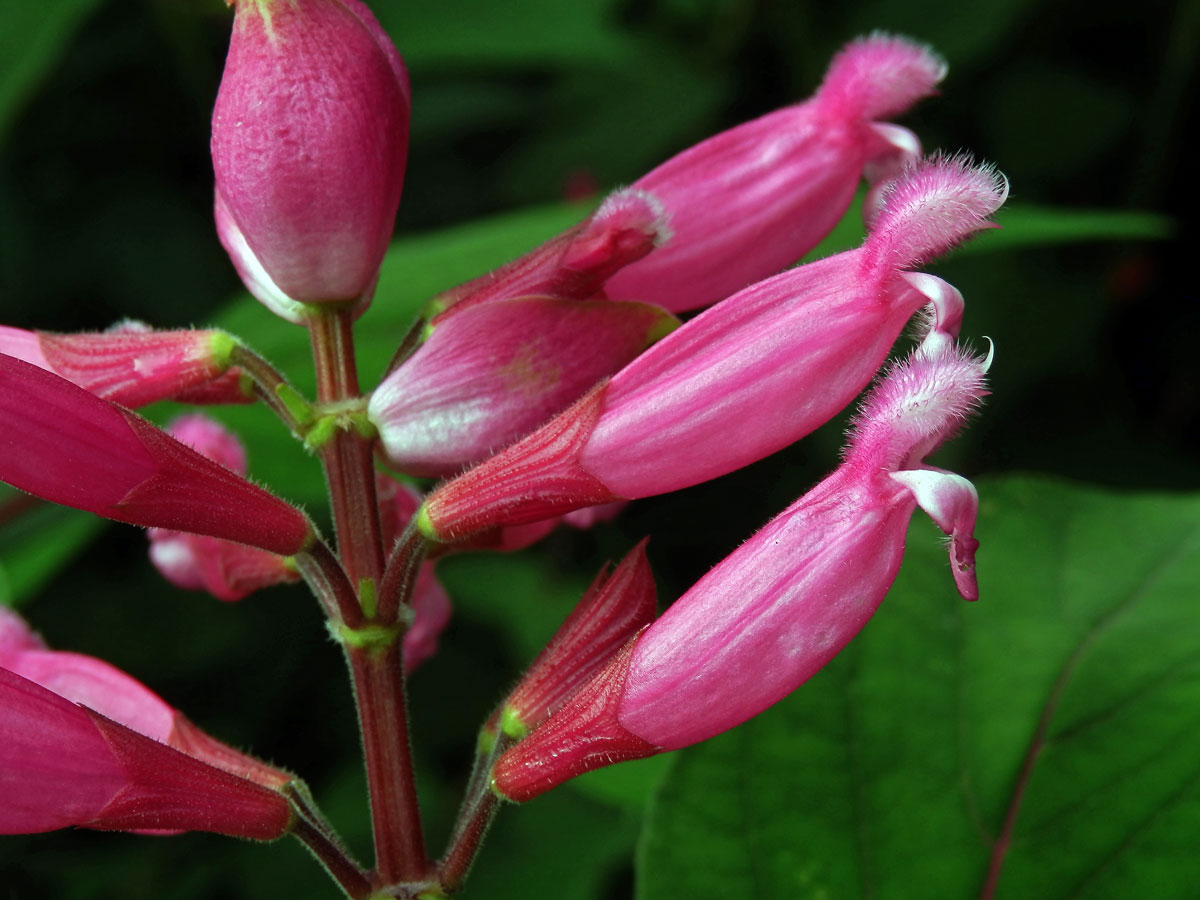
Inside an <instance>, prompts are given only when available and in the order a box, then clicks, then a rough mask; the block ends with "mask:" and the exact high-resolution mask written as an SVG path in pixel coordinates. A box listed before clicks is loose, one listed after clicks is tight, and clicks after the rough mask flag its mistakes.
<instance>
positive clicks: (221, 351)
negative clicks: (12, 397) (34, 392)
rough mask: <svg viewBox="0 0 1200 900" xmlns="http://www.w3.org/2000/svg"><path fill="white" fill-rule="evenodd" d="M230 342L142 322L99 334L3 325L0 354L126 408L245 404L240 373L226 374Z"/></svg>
mask: <svg viewBox="0 0 1200 900" xmlns="http://www.w3.org/2000/svg"><path fill="white" fill-rule="evenodd" d="M233 342H234V339H233V338H232V337H230V336H229V335H227V334H225V333H224V332H222V331H195V330H184V331H153V330H151V329H150V328H149V327H147V326H145V325H142V324H141V323H139V322H121V323H119V324H118V325H116V326H114V327H113V328H111V329H109V330H108V331H105V332H100V333H97V334H54V333H52V332H49V331H24V330H22V329H20V328H9V327H8V326H6V325H0V353H6V354H8V355H9V356H14V357H16V358H17V359H21V360H24V361H25V362H27V363H30V364H31V365H35V366H38V367H39V368H42V369H45V370H47V371H49V372H54V373H55V374H56V375H60V376H62V377H63V378H65V379H67V380H68V381H70V382H73V383H74V384H77V385H79V386H80V387H81V388H84V389H85V390H88V391H91V392H92V393H93V394H95V395H96V396H97V397H103V398H104V399H105V400H111V401H112V402H113V403H120V404H121V405H122V406H128V407H131V408H132V407H138V406H145V405H146V404H148V403H154V402H156V401H158V400H167V399H180V400H185V399H186V400H189V401H191V402H195V400H196V399H201V400H205V401H206V402H209V403H248V402H249V401H250V400H251V397H250V395H249V394H248V393H246V392H245V391H244V390H242V386H241V385H240V383H239V377H238V376H239V374H240V373H238V372H237V371H236V370H231V369H230V368H229V352H230V350H231V348H232V347H233ZM227 376H232V377H227Z"/></svg>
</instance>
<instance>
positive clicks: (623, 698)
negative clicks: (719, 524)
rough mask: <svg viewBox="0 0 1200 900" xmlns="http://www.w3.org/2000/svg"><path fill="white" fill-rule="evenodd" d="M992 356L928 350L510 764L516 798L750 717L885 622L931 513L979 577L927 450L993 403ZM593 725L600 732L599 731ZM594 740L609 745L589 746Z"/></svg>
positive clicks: (969, 494)
mask: <svg viewBox="0 0 1200 900" xmlns="http://www.w3.org/2000/svg"><path fill="white" fill-rule="evenodd" d="M988 362H989V360H981V359H976V358H972V357H970V356H968V355H965V354H963V353H960V352H958V351H957V350H955V349H954V348H953V347H949V346H945V345H943V346H941V347H937V348H933V349H930V348H922V349H919V350H918V351H917V353H915V354H914V355H913V357H912V358H911V359H910V360H909V361H908V362H907V363H906V364H904V365H900V366H897V367H895V368H894V369H893V370H892V371H891V372H890V373H888V375H887V377H886V378H884V380H883V381H882V382H881V383H880V384H879V385H878V386H877V387H876V388H875V390H874V391H872V393H871V395H870V396H869V398H868V399H867V401H866V403H865V405H864V407H863V410H862V412H861V414H860V416H859V418H858V420H857V423H856V425H855V429H854V433H853V435H852V436H851V438H850V441H849V445H848V447H847V451H846V456H845V460H844V462H843V463H842V465H841V466H839V467H838V469H837V470H836V471H834V472H833V474H831V475H830V476H829V477H828V478H826V479H825V480H824V481H823V482H821V483H820V484H818V485H817V486H816V487H815V488H813V489H812V490H811V491H809V492H808V493H807V494H805V495H804V496H803V497H801V498H800V499H799V500H798V501H796V503H794V504H792V506H790V507H788V509H786V510H784V511H783V512H782V513H781V514H780V515H779V516H777V517H776V518H775V519H774V520H772V521H771V522H770V523H769V524H768V525H767V526H766V527H765V528H763V529H762V530H761V531H759V532H758V533H757V534H755V535H754V536H753V537H752V538H750V540H748V541H747V542H746V543H745V544H743V545H742V546H741V547H739V548H738V549H737V550H736V551H734V552H733V553H732V554H730V556H728V557H727V558H726V559H725V560H723V561H722V562H721V563H720V564H719V565H717V566H716V567H715V568H714V569H713V570H712V571H711V572H709V573H708V574H707V575H706V576H705V577H704V578H702V579H701V580H700V581H699V582H697V583H696V584H695V585H694V586H693V587H692V588H691V589H690V590H689V591H687V593H685V594H684V595H683V596H682V597H680V598H679V599H678V600H677V601H676V602H675V603H674V604H673V605H672V606H671V607H670V608H669V609H668V610H667V612H666V613H664V614H663V616H662V617H661V618H660V619H659V620H658V621H657V622H655V623H654V624H653V625H651V626H650V628H648V629H647V630H646V631H644V632H643V633H642V634H641V635H640V636H638V637H637V638H636V639H635V640H634V641H633V642H632V643H631V646H630V649H629V651H628V652H627V653H626V654H624V655H623V656H621V657H620V658H618V659H615V660H614V661H613V662H612V663H610V664H609V666H608V667H607V668H606V669H605V670H604V671H603V672H602V673H600V674H599V675H598V676H596V678H595V679H594V681H595V684H594V685H591V686H585V687H584V688H582V689H581V691H580V693H581V694H582V695H584V696H585V697H586V698H588V699H587V702H586V703H583V702H581V703H576V702H574V701H572V702H571V703H568V704H567V706H565V707H563V709H562V710H561V711H560V712H559V713H557V714H555V715H554V716H551V718H550V719H549V720H548V721H547V723H546V730H545V731H544V732H543V731H541V730H539V731H535V732H534V733H533V735H531V736H530V737H529V738H527V739H526V740H525V741H523V742H522V743H520V744H518V745H517V746H516V747H514V748H513V749H512V750H510V751H508V753H506V754H505V756H504V757H502V758H501V759H500V761H499V762H498V764H497V766H496V769H495V776H494V777H495V786H496V788H497V790H498V791H499V792H500V793H501V794H502V795H504V796H506V797H509V798H511V799H515V800H523V799H528V798H529V797H532V796H536V795H537V794H538V793H541V792H542V791H544V790H547V789H549V788H550V787H553V786H554V785H556V784H558V783H560V782H561V781H564V780H566V779H567V778H571V777H574V776H575V775H578V774H580V773H582V772H585V771H588V770H589V769H592V768H596V767H598V766H601V765H605V764H607V762H609V761H610V757H612V756H613V755H614V754H618V755H620V756H622V757H623V758H633V756H636V755H642V756H645V755H649V754H650V753H653V752H658V751H659V750H671V749H676V748H679V747H685V746H687V745H689V744H693V743H696V742H697V741H701V740H704V739H706V738H709V737H712V736H713V735H716V734H719V733H721V732H723V731H727V730H728V729H730V728H732V727H734V726H735V725H738V724H740V723H741V722H744V721H746V720H747V719H749V718H751V717H752V716H755V715H757V714H758V713H760V712H762V711H763V710H764V709H766V708H767V707H769V706H771V705H772V704H774V703H776V702H778V701H779V700H781V699H782V698H783V697H785V696H787V695H788V694H789V693H791V692H792V691H794V690H795V689H796V688H797V687H799V686H800V685H801V684H803V683H804V682H805V681H807V680H808V679H809V678H811V677H812V675H813V674H815V673H816V672H817V671H818V670H820V669H821V667H823V666H824V665H825V664H826V663H828V662H829V660H831V659H832V658H833V657H834V656H835V655H836V654H837V653H838V652H839V651H840V650H841V649H842V648H843V647H845V646H846V645H847V644H848V643H849V642H850V640H851V639H852V638H853V637H854V636H855V635H856V634H857V633H858V631H859V630H860V629H861V628H862V627H863V625H864V624H865V623H866V622H867V620H868V619H869V618H870V617H871V616H872V615H874V613H875V611H876V609H878V607H879V605H880V604H881V603H882V601H883V598H884V597H885V596H886V594H887V592H888V590H889V589H890V587H891V585H892V582H893V581H894V579H895V577H896V573H897V571H898V570H899V568H900V561H901V559H902V557H903V554H904V542H905V537H906V534H907V530H908V523H909V519H910V518H911V516H912V513H913V511H914V510H915V509H916V508H917V507H918V506H920V507H922V508H923V509H925V510H926V512H928V513H929V514H930V516H931V517H932V518H933V520H934V521H935V522H936V523H937V525H938V526H939V527H940V528H941V529H942V530H943V531H945V532H946V534H948V535H949V536H950V543H949V555H950V562H951V568H952V574H953V577H954V580H955V584H956V586H957V588H958V591H959V593H960V594H961V595H962V596H963V597H964V598H966V599H968V600H974V599H975V598H976V597H977V596H978V591H977V588H976V581H975V549H976V547H977V546H978V544H977V542H976V540H975V538H974V533H973V532H974V526H975V517H976V510H977V506H978V501H977V497H976V494H975V489H974V487H973V486H972V485H971V483H970V482H969V481H967V480H966V479H965V478H962V477H961V476H959V475H955V474H953V473H950V472H945V471H943V470H940V469H936V468H933V467H932V466H929V465H927V464H926V463H925V462H924V457H925V456H926V455H928V454H929V453H931V452H933V450H935V449H936V448H937V446H938V445H939V444H940V443H941V442H942V441H943V440H944V439H946V438H947V437H948V436H949V435H951V434H952V433H953V432H954V431H955V430H957V428H959V427H960V426H961V424H962V422H963V421H964V419H965V418H966V416H967V415H968V414H969V413H970V412H971V411H972V410H973V408H974V407H975V406H976V404H977V403H978V402H979V400H980V399H981V398H982V396H983V395H984V393H985V391H984V381H983V378H984V373H985V372H986V369H987V365H988ZM585 726H586V727H585ZM591 734H594V735H595V737H589V735H591Z"/></svg>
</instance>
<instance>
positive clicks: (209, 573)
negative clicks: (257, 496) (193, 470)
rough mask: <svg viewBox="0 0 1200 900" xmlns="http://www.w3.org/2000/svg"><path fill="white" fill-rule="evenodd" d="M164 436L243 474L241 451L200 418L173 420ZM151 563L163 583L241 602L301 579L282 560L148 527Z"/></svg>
mask: <svg viewBox="0 0 1200 900" xmlns="http://www.w3.org/2000/svg"><path fill="white" fill-rule="evenodd" d="M167 433H168V434H169V435H171V436H172V437H173V438H175V439H176V440H178V441H179V442H180V443H183V444H186V445H187V446H189V447H191V448H192V449H193V450H195V451H196V452H197V453H199V454H201V455H202V456H205V457H207V458H208V459H211V460H212V461H213V462H217V463H220V464H221V465H223V466H224V467H225V468H227V469H229V470H230V471H232V472H235V473H236V474H238V475H245V474H246V451H245V449H244V448H243V447H242V444H241V442H240V441H239V440H238V439H237V438H236V437H235V436H234V435H233V434H232V433H231V432H229V431H227V430H226V429H225V427H224V426H223V425H221V424H220V423H218V422H215V421H213V420H212V419H210V418H208V417H207V416H203V415H200V414H199V413H191V414H189V415H185V416H181V417H180V418H178V419H176V420H175V421H174V422H172V423H171V425H170V426H169V427H168V428H167ZM146 534H147V537H148V538H149V539H150V562H152V563H153V564H154V567H155V568H156V569H158V571H159V572H160V573H161V574H162V576H163V577H164V578H166V579H167V581H169V582H171V583H172V584H174V585H176V586H177V587H181V588H184V589H185V590H203V591H207V592H208V593H210V594H212V595H213V596H214V597H216V598H217V599H219V600H227V601H232V600H241V599H242V598H243V597H246V596H247V595H249V594H252V593H254V591H257V590H259V589H260V588H264V587H270V586H271V585H275V584H284V583H288V582H294V581H299V580H300V573H299V572H298V571H297V569H296V568H295V566H294V565H292V564H290V563H289V562H288V560H287V559H286V558H285V557H282V556H280V555H279V554H277V553H268V552H267V551H266V550H259V549H258V548H256V547H247V546H245V545H244V544H235V543H233V542H232V541H223V540H221V539H220V538H214V537H207V536H205V535H200V534H188V533H187V532H183V531H171V530H169V529H165V528H151V529H149V530H148V531H147V532H146Z"/></svg>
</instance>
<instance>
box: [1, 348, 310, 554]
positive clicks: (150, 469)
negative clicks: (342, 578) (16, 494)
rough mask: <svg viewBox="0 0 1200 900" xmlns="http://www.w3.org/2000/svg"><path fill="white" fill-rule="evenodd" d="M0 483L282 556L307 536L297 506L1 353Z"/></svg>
mask: <svg viewBox="0 0 1200 900" xmlns="http://www.w3.org/2000/svg"><path fill="white" fill-rule="evenodd" d="M0 420H2V421H3V422H4V425H5V428H4V438H3V440H0V481H5V482H7V483H8V484H11V485H13V486H14V487H17V488H20V489H21V490H23V491H28V492H29V493H31V494H35V495H37V496H39V497H42V498H43V499H45V500H49V501H51V502H53V503H61V504H63V505H64V506H71V507H74V508H76V509H83V510H87V511H88V512H93V513H95V514H97V515H100V516H104V517H105V518H109V519H116V520H117V521H119V522H129V523H131V524H134V525H144V526H150V527H157V528H168V529H173V530H177V531H189V532H193V533H196V534H206V535H209V536H211V537H217V538H224V539H226V540H231V541H237V542H239V543H243V544H249V545H250V546H252V547H259V548H261V549H263V550H270V551H271V552H273V553H280V554H283V555H285V556H290V555H293V554H295V553H298V552H300V551H302V550H304V549H305V548H307V547H308V546H310V545H311V543H312V541H313V537H314V535H313V530H312V525H311V524H310V523H309V521H308V518H307V517H306V516H305V515H304V513H302V512H300V510H298V509H296V508H295V507H293V506H291V505H290V504H288V503H286V502H284V501H283V500H280V499H279V498H278V497H275V496H273V495H271V494H269V493H267V492H266V491H265V490H263V489H262V488H260V487H257V486H255V485H253V484H251V483H250V482H248V481H246V480H245V479H244V478H242V477H240V476H238V475H236V474H234V473H233V472H231V471H230V470H229V469H227V468H225V467H224V466H222V465H220V464H218V463H215V462H212V461H211V460H209V459H206V458H205V457H203V456H201V455H200V454H199V453H197V452H196V451H194V450H191V449H189V448H188V447H185V446H184V445H183V444H181V443H180V442H179V441H177V440H175V439H174V438H172V437H171V436H170V435H168V434H166V433H165V432H163V431H162V430H160V429H159V428H157V427H155V426H154V425H152V424H151V423H149V422H147V421H146V420H145V419H143V418H141V417H140V416H138V415H137V414H135V413H132V412H130V411H129V410H127V409H125V408H124V407H121V406H117V405H115V404H113V403H109V402H108V401H106V400H101V399H100V398H99V397H97V396H95V395H94V394H91V393H89V392H87V391H85V390H83V389H82V388H80V387H76V386H75V385H74V384H71V383H70V382H69V381H66V380H65V379H63V378H59V377H58V376H57V375H54V374H51V373H50V372H46V371H44V370H42V369H39V368H37V367H35V366H32V365H29V364H28V363H25V362H22V361H20V360H18V359H14V358H13V357H10V356H3V355H0Z"/></svg>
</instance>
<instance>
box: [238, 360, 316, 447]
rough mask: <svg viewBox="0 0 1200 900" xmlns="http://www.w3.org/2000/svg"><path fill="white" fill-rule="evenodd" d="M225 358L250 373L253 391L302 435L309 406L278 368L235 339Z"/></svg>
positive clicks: (291, 427) (307, 424) (295, 431)
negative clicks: (227, 356)
mask: <svg viewBox="0 0 1200 900" xmlns="http://www.w3.org/2000/svg"><path fill="white" fill-rule="evenodd" d="M229 362H230V364H231V365H235V366H237V367H238V368H239V369H241V370H242V371H243V372H244V373H245V374H246V375H248V376H249V377H250V380H251V381H252V382H254V392H255V394H257V396H258V398H259V399H260V400H262V401H263V403H265V404H266V405H267V406H268V407H269V408H270V409H271V411H272V412H274V413H275V415H277V416H279V418H280V419H282V420H283V423H284V424H285V425H286V426H287V427H288V429H289V430H290V431H291V432H292V434H294V435H296V436H297V437H303V436H304V433H305V431H306V430H307V429H308V426H309V424H310V423H309V421H306V418H307V417H308V416H311V409H308V408H307V403H306V402H305V401H304V400H303V398H302V397H301V396H300V394H299V392H297V391H296V389H295V388H293V387H292V386H291V385H290V384H289V383H288V380H287V379H286V378H284V377H283V375H282V374H281V373H280V372H279V370H278V369H276V368H275V367H274V366H272V365H271V364H270V363H269V362H267V361H266V360H265V359H263V358H262V357H261V356H259V355H258V354H257V353H255V352H254V351H253V350H251V349H250V348H249V347H247V346H246V345H245V344H243V343H242V342H241V341H238V340H235V341H234V344H233V348H232V349H231V350H230V352H229Z"/></svg>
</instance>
